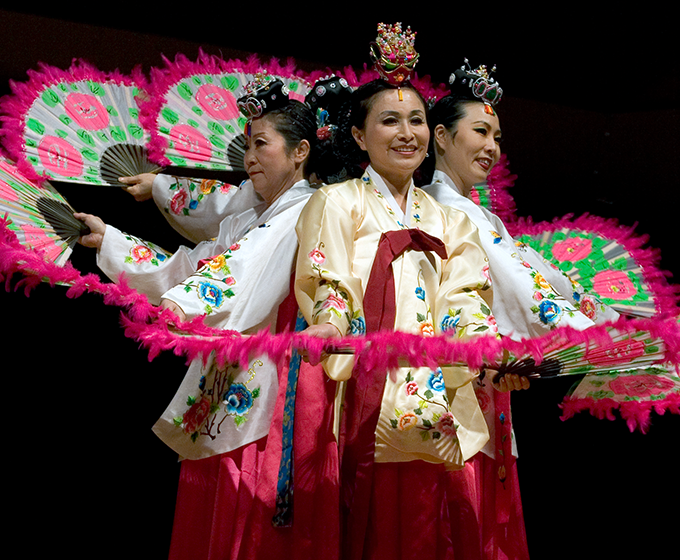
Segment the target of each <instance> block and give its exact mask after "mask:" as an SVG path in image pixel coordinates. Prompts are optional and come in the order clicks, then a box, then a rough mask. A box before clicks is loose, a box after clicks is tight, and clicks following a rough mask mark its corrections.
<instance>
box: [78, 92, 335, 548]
mask: <svg viewBox="0 0 680 560" xmlns="http://www.w3.org/2000/svg"><path fill="white" fill-rule="evenodd" d="M279 84H280V82H279ZM273 91H275V93H276V97H277V100H278V101H277V103H272V101H271V100H272V98H273V95H272V93H273ZM282 91H283V90H282V89H281V88H280V86H279V85H278V84H272V83H265V84H263V85H262V84H261V87H260V88H256V89H254V90H253V91H252V92H249V94H248V95H247V96H245V97H244V98H243V102H244V104H245V103H247V102H250V101H253V100H256V101H257V100H259V101H260V102H262V101H267V102H268V103H267V105H268V106H269V110H268V111H266V112H264V113H255V114H253V113H249V114H248V116H249V117H250V118H251V121H250V125H249V131H248V132H249V134H248V146H247V150H246V155H245V158H244V162H245V167H246V169H247V171H248V174H249V177H250V180H251V181H252V185H253V188H254V189H255V191H256V192H257V193H258V194H259V195H260V196H261V197H262V199H263V200H264V201H265V203H266V204H267V209H266V210H265V212H264V213H263V214H262V215H261V216H260V218H259V219H256V220H252V219H251V218H250V216H248V217H247V218H243V219H241V218H240V217H238V216H237V217H234V218H231V219H228V220H226V221H228V222H229V223H228V224H225V222H223V223H222V224H221V234H223V233H224V232H227V231H229V232H231V233H230V234H228V235H227V234H223V235H221V236H220V242H221V243H224V244H225V245H224V246H223V247H222V248H221V249H220V250H219V252H218V254H217V255H216V256H214V255H215V253H213V254H212V255H213V256H211V257H208V258H207V260H206V261H205V262H201V263H199V266H198V267H197V268H198V270H196V267H195V268H194V271H193V272H192V273H190V274H188V275H186V276H185V278H182V279H181V281H180V282H178V281H177V280H174V284H176V285H173V287H170V288H169V289H167V290H165V291H164V292H163V293H162V294H161V295H160V296H159V299H160V300H161V301H162V306H163V307H165V308H168V309H171V310H172V311H173V312H174V313H175V314H176V315H177V316H178V317H179V318H180V319H182V320H184V319H187V318H193V317H197V316H205V322H206V324H209V325H212V326H216V327H220V328H223V329H226V330H234V331H238V332H241V333H246V334H248V333H254V332H257V331H259V330H262V329H270V330H272V331H273V330H274V329H276V328H278V329H285V328H292V326H294V324H295V319H296V312H297V306H296V305H295V302H294V299H293V298H292V295H291V297H287V296H288V295H289V292H290V286H291V275H292V271H293V262H294V259H295V255H296V252H297V239H296V234H295V231H294V224H295V223H296V221H297V218H298V215H299V213H300V211H301V209H302V207H303V206H304V204H305V202H306V201H307V200H308V198H309V196H310V195H311V194H312V192H314V190H313V189H311V188H310V187H309V185H308V182H307V179H306V177H307V176H308V175H309V173H311V172H312V170H313V168H312V165H313V155H312V151H313V146H314V139H315V135H316V122H315V119H314V116H313V114H312V113H311V111H310V110H309V109H308V108H307V107H306V106H305V105H303V104H302V103H299V102H296V101H288V100H287V99H286V100H282V97H283V95H282ZM83 218H84V219H85V221H86V223H88V225H90V227H91V228H92V230H93V233H92V234H91V235H90V236H87V237H86V238H84V239H83V242H84V243H86V244H88V245H91V246H98V247H99V257H98V259H99V262H100V263H101V262H105V263H107V264H108V268H107V274H110V275H112V274H111V271H112V269H113V267H114V265H115V264H118V266H119V269H123V268H125V267H126V266H127V265H129V263H128V262H126V258H125V257H126V254H128V253H129V250H130V248H131V247H132V245H133V242H132V241H129V240H128V247H127V249H128V253H126V252H125V250H124V249H123V245H124V242H125V241H126V240H127V238H126V236H125V235H124V234H121V233H120V232H118V231H117V230H115V229H113V228H110V227H109V226H104V225H103V224H101V223H100V222H101V221H100V220H98V219H96V218H94V217H91V216H83ZM232 222H233V223H232ZM237 226H238V227H237ZM110 235H112V236H114V240H109V239H108V237H109V236H110ZM199 247H200V245H199ZM211 247H215V245H211ZM198 250H199V248H197V250H194V251H185V252H184V254H183V256H182V259H183V261H186V262H189V263H192V264H193V263H195V262H196V257H197V256H198V255H196V253H197V251H198ZM208 254H209V253H207V252H206V250H204V249H201V250H200V253H199V255H200V256H201V257H202V258H203V257H204V256H205V255H208ZM171 258H174V257H169V258H168V260H170V259H171ZM165 266H167V265H166V264H164V263H159V266H158V268H159V269H162V268H163V267H165ZM176 268H177V267H175V269H172V270H171V271H170V273H171V275H172V273H174V272H175V270H176ZM153 276H154V278H156V277H158V276H159V275H158V274H153ZM136 280H139V277H137V278H136ZM137 283H138V284H140V282H137ZM143 285H144V286H146V285H148V283H144V284H143ZM158 291H159V289H158V288H156V289H155V290H154V292H158ZM291 312H292V313H291ZM287 365H288V364H284V365H283V367H278V368H277V366H281V364H274V363H272V362H271V360H270V359H269V358H268V357H267V356H257V357H254V358H253V359H252V360H251V361H250V364H249V368H246V369H242V368H240V367H239V366H238V364H236V365H233V364H221V363H219V361H218V360H217V359H216V358H214V357H213V355H211V356H210V357H209V358H208V359H207V360H206V361H205V363H204V361H203V360H202V359H201V358H197V359H195V360H194V361H193V362H192V363H191V365H190V367H189V371H188V372H187V374H186V376H185V379H184V381H183V383H182V385H181V387H180V389H179V391H178V393H177V395H176V396H175V398H174V399H173V401H172V403H171V404H170V405H169V407H168V409H167V410H166V411H165V413H164V414H163V415H162V417H161V419H160V420H159V421H158V422H157V423H156V425H155V426H154V431H155V432H156V434H157V435H158V436H159V437H160V438H161V439H162V440H163V441H164V442H166V443H167V444H168V445H169V446H170V447H172V449H174V450H175V451H177V452H178V453H179V455H180V456H181V458H182V459H183V461H182V469H181V476H180V482H179V492H178V498H177V506H176V514H175V526H174V530H173V538H172V545H171V555H170V557H171V558H176V559H179V558H187V559H202V558H203V559H213V558H215V559H217V558H219V559H222V558H239V559H241V558H244V559H245V558H264V557H266V556H267V557H269V556H272V555H274V554H276V555H277V557H281V558H322V557H323V558H324V559H325V558H331V559H333V558H335V557H336V556H337V552H336V551H337V547H338V540H337V538H338V526H337V515H336V516H333V515H332V513H331V514H329V512H328V511H326V508H330V510H331V512H332V511H333V510H334V508H333V507H332V504H333V501H334V500H335V501H337V483H336V473H337V455H336V448H335V442H334V440H333V435H332V432H331V430H330V429H331V420H332V407H331V406H329V405H330V403H331V402H332V397H333V396H334V393H335V388H334V386H333V384H332V383H327V382H326V381H325V379H324V376H323V372H318V371H315V370H313V369H308V370H306V371H305V372H304V374H305V375H303V376H301V378H300V381H299V384H298V403H299V405H300V406H301V408H299V409H298V410H297V412H298V414H297V415H296V424H297V423H298V421H299V422H300V424H301V426H300V427H299V428H300V429H298V430H296V432H295V440H294V461H295V471H294V485H295V504H294V507H293V510H294V523H293V525H292V527H275V526H274V525H273V522H272V520H273V518H274V516H275V515H276V514H277V513H278V511H277V506H278V505H280V504H279V503H278V501H277V500H278V499H279V498H280V497H279V496H277V482H278V481H277V478H278V475H279V466H280V463H281V456H282V438H283V433H282V432H283V431H284V428H285V427H286V419H287V416H286V414H287V413H284V404H285V400H286V389H287V387H286V384H287V383H286V381H287V376H288V368H287V367H285V366H287ZM320 512H322V513H323V514H324V515H320Z"/></svg>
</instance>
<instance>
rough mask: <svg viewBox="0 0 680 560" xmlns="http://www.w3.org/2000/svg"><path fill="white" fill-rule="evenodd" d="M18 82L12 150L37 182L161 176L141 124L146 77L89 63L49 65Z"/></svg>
mask: <svg viewBox="0 0 680 560" xmlns="http://www.w3.org/2000/svg"><path fill="white" fill-rule="evenodd" d="M28 75H29V80H28V81H26V82H11V87H12V94H11V95H8V96H6V97H5V98H3V100H2V104H1V106H0V110H1V111H2V115H3V117H2V118H3V121H4V128H3V131H2V134H3V136H4V141H3V143H4V146H5V149H6V150H7V152H8V154H9V155H10V156H11V157H12V158H13V159H14V160H15V161H16V162H17V165H18V166H19V168H20V169H21V171H22V172H23V173H24V174H25V175H26V176H27V177H28V178H30V179H32V180H37V179H40V178H43V179H44V178H47V179H50V180H53V181H62V182H69V183H83V184H89V185H105V186H121V184H120V183H119V182H118V178H119V177H123V176H131V175H137V174H139V173H144V172H156V171H159V170H160V167H159V166H158V165H156V164H152V163H151V162H150V161H149V159H148V157H147V149H146V144H147V142H148V134H147V133H146V132H145V130H144V128H143V127H142V125H141V123H140V120H139V116H140V109H139V101H140V99H141V97H143V96H144V95H145V94H144V86H143V84H142V82H143V81H144V80H143V78H142V77H141V75H139V74H138V73H136V76H135V77H134V78H133V77H128V76H123V75H122V74H119V73H117V72H114V73H104V72H101V71H99V70H98V69H96V68H94V67H93V66H91V65H90V64H88V63H86V62H85V61H75V62H74V63H73V64H72V66H71V67H70V68H68V69H67V70H62V69H59V68H55V67H51V66H48V65H46V64H41V65H40V68H39V70H37V71H32V70H30V71H29V72H28Z"/></svg>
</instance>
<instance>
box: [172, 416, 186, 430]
mask: <svg viewBox="0 0 680 560" xmlns="http://www.w3.org/2000/svg"><path fill="white" fill-rule="evenodd" d="M182 422H184V418H182V417H181V416H175V417H174V418H173V419H172V423H173V424H174V425H175V426H177V427H178V428H179V427H180V426H181V425H182Z"/></svg>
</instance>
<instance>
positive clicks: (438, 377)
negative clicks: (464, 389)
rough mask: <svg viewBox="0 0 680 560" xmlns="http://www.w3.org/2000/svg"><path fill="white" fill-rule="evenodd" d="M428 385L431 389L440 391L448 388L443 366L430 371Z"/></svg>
mask: <svg viewBox="0 0 680 560" xmlns="http://www.w3.org/2000/svg"><path fill="white" fill-rule="evenodd" d="M427 386H428V388H429V389H432V390H433V391H437V392H439V393H441V392H443V391H445V390H446V385H445V384H444V376H443V375H442V369H441V368H437V369H436V370H435V371H432V372H430V378H429V379H428V380H427Z"/></svg>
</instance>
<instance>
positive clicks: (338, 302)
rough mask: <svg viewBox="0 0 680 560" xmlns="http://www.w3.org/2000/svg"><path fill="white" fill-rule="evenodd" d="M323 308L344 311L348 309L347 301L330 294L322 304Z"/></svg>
mask: <svg viewBox="0 0 680 560" xmlns="http://www.w3.org/2000/svg"><path fill="white" fill-rule="evenodd" d="M321 308H322V309H335V310H336V311H340V312H344V311H347V303H345V300H344V299H342V298H340V297H338V296H336V295H333V294H331V295H329V296H328V297H327V298H326V301H324V303H323V305H322V306H321Z"/></svg>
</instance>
